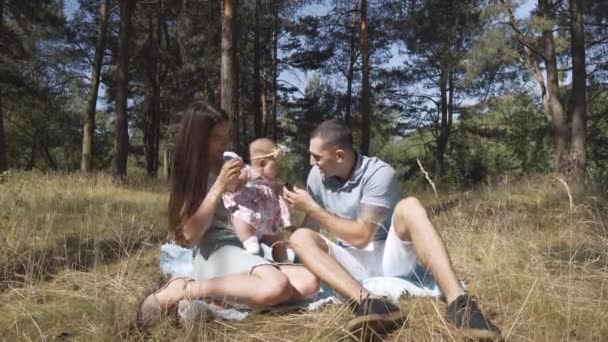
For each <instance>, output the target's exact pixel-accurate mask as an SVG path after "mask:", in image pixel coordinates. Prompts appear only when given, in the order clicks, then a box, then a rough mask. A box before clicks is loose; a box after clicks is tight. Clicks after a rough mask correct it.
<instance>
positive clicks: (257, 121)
mask: <svg viewBox="0 0 608 342" xmlns="http://www.w3.org/2000/svg"><path fill="white" fill-rule="evenodd" d="M259 16H260V0H256V1H255V32H254V36H253V129H254V133H255V137H256V138H259V137H261V136H262V135H263V134H264V133H263V132H262V125H263V122H262V104H261V101H262V98H261V93H260V20H259Z"/></svg>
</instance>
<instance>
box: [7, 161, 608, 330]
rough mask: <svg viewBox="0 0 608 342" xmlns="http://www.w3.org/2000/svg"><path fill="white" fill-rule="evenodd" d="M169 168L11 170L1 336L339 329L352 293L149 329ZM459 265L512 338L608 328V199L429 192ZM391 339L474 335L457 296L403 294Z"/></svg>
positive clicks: (503, 186) (535, 183)
mask: <svg viewBox="0 0 608 342" xmlns="http://www.w3.org/2000/svg"><path fill="white" fill-rule="evenodd" d="M167 197H168V196H167V186H166V184H165V183H164V182H162V181H148V180H131V181H127V182H126V183H119V182H116V181H114V180H113V179H112V177H110V176H107V175H103V174H98V175H86V176H85V175H82V174H41V173H21V172H9V173H5V174H3V175H2V176H0V241H1V244H0V246H1V248H0V339H3V340H6V341H21V340H23V341H29V340H36V341H39V340H46V341H71V340H75V341H99V340H157V341H168V340H192V341H200V340H208V341H311V340H321V341H339V340H346V339H347V337H346V336H345V333H344V331H343V330H342V326H343V325H344V323H345V322H346V321H347V320H348V319H349V318H351V317H352V313H350V312H349V310H348V309H347V308H346V307H345V306H341V305H333V306H327V307H325V308H323V309H321V310H320V311H317V312H314V313H290V314H282V315H270V314H253V315H250V316H249V317H247V318H246V319H245V320H243V321H240V322H227V321H210V320H207V321H197V322H187V323H186V324H182V325H180V326H175V325H174V323H173V322H171V321H170V320H169V319H166V320H164V321H162V322H161V323H160V324H158V325H156V326H154V327H152V328H151V329H149V330H147V331H140V330H138V329H137V328H136V326H135V323H134V322H135V311H136V308H137V306H138V304H139V302H140V300H141V299H142V297H143V296H144V294H145V293H147V291H149V290H150V289H153V288H155V287H157V286H158V285H159V284H161V283H162V282H163V281H164V280H163V277H162V275H161V274H160V271H159V268H158V261H159V248H158V247H159V245H160V243H161V241H162V240H163V238H164V236H165V232H166V221H167V220H166V217H167V215H166V211H167V210H166V204H167ZM420 198H421V200H422V202H423V203H424V204H425V206H426V207H427V210H428V211H429V214H430V216H431V218H432V220H433V222H434V224H435V225H436V227H437V228H438V229H439V231H440V233H441V235H442V237H443V239H444V240H445V242H446V244H447V247H448V249H449V251H450V254H451V258H452V261H453V263H454V266H455V268H456V270H457V273H458V275H459V277H460V278H461V279H462V280H463V281H464V282H465V283H466V285H467V288H468V290H469V291H470V292H471V293H472V294H474V295H476V296H477V297H478V299H479V303H480V305H481V307H482V308H483V310H484V311H485V312H486V313H487V315H488V316H489V317H491V318H492V320H494V321H495V322H496V323H497V325H499V326H500V327H501V329H502V333H503V337H504V338H505V340H508V341H566V340H573V341H578V340H580V341H605V340H607V339H608V204H607V202H606V198H605V197H602V195H601V194H597V193H595V194H593V193H587V194H581V195H577V196H574V198H572V200H570V199H569V196H568V193H567V191H566V188H565V187H564V186H563V185H562V183H560V182H559V181H557V180H556V179H555V178H554V177H553V176H550V175H547V176H537V177H531V178H526V179H523V180H518V181H517V182H515V181H510V180H509V179H508V178H504V179H503V180H501V181H500V182H499V184H487V185H485V186H483V187H480V188H478V189H476V190H472V191H467V192H459V193H450V194H442V193H440V194H439V198H434V195H433V196H429V195H428V194H422V195H421V196H420ZM400 304H401V308H402V309H403V310H405V312H407V313H408V320H407V323H406V324H405V325H404V326H403V327H402V328H401V329H400V330H398V331H395V332H394V333H392V334H391V335H389V336H387V337H386V340H388V341H402V340H409V341H464V340H466V338H465V337H464V336H463V335H461V334H460V333H459V331H458V330H455V329H453V328H451V327H450V326H449V325H447V323H446V322H445V321H444V319H443V316H444V312H445V305H444V304H443V303H441V302H439V301H437V300H433V299H426V298H415V299H414V298H403V299H402V300H401V302H400Z"/></svg>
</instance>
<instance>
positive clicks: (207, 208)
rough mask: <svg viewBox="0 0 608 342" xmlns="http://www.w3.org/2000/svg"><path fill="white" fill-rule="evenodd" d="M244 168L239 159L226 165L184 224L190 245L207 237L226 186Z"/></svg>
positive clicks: (185, 236) (186, 237)
mask: <svg viewBox="0 0 608 342" xmlns="http://www.w3.org/2000/svg"><path fill="white" fill-rule="evenodd" d="M242 166H243V164H242V162H241V161H240V160H238V159H232V160H230V161H228V162H226V163H224V165H223V166H222V170H221V171H220V174H219V176H218V177H217V180H216V181H215V183H213V185H212V186H211V189H209V191H208V192H207V195H206V196H205V199H204V200H203V202H202V203H201V205H200V206H199V207H198V209H197V210H196V211H195V212H194V214H192V216H190V218H189V219H188V220H187V221H186V223H185V224H184V227H183V229H184V239H185V240H186V242H187V244H188V245H193V244H195V243H197V242H198V241H199V240H200V239H201V238H202V237H203V235H205V232H207V229H209V226H210V225H211V223H212V222H213V218H214V216H215V210H216V208H217V203H218V201H220V200H221V197H222V194H223V193H224V191H225V190H226V185H227V184H229V183H230V182H231V181H233V180H234V179H235V178H237V177H238V176H239V174H240V173H241V168H242Z"/></svg>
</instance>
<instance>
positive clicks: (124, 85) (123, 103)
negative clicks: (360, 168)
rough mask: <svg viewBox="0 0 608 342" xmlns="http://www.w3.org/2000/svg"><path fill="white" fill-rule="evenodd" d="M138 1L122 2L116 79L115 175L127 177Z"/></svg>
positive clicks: (127, 0)
mask: <svg viewBox="0 0 608 342" xmlns="http://www.w3.org/2000/svg"><path fill="white" fill-rule="evenodd" d="M135 3H136V0H121V1H120V31H119V34H118V35H119V38H118V39H119V42H118V67H117V77H116V86H117V93H116V121H115V126H116V137H115V164H114V165H115V173H116V175H117V176H120V177H125V176H126V175H127V155H128V149H129V132H128V121H127V98H128V95H129V40H130V39H131V16H132V14H133V10H134V8H135Z"/></svg>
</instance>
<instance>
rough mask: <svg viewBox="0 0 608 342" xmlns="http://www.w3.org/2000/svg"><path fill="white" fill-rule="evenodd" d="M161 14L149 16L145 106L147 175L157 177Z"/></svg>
mask: <svg viewBox="0 0 608 342" xmlns="http://www.w3.org/2000/svg"><path fill="white" fill-rule="evenodd" d="M161 21H162V20H161V15H160V13H159V14H158V15H157V17H156V18H153V15H152V13H151V14H150V17H149V20H148V22H149V24H148V25H149V30H150V31H149V34H148V42H149V47H150V49H151V50H150V55H149V56H150V60H149V62H148V63H149V67H148V75H146V78H147V82H146V86H147V88H148V89H146V100H145V101H146V102H145V106H144V115H145V119H144V123H145V124H144V153H145V155H146V175H147V176H149V177H156V175H157V174H158V153H159V150H158V149H159V142H160V75H159V72H160V66H159V61H160V37H161V33H160V29H161Z"/></svg>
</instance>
